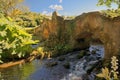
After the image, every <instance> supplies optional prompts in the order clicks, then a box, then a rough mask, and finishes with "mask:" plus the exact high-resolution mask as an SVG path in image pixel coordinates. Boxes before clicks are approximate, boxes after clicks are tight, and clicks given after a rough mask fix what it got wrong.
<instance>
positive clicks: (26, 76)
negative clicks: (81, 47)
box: [0, 45, 104, 80]
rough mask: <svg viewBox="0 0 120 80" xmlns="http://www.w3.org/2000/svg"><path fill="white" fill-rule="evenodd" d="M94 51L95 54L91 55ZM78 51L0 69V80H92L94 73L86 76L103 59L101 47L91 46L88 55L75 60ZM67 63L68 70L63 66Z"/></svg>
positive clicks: (102, 48)
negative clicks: (52, 64)
mask: <svg viewBox="0 0 120 80" xmlns="http://www.w3.org/2000/svg"><path fill="white" fill-rule="evenodd" d="M93 51H96V54H92V52H93ZM79 53H80V51H76V52H71V53H68V54H66V55H62V56H60V57H62V58H64V60H59V59H60V57H57V58H53V59H44V60H39V59H35V60H34V61H32V62H30V63H25V64H21V65H16V66H13V67H9V68H6V69H0V80H94V76H95V75H94V73H92V75H91V74H90V75H88V77H87V78H86V79H85V78H84V76H86V74H87V70H89V69H90V68H91V67H92V65H94V64H96V63H97V62H98V61H99V60H100V59H101V58H103V57H104V47H103V45H91V47H90V48H89V51H88V53H89V55H86V56H84V57H82V58H81V59H77V58H76V56H77V55H78V54H79ZM49 63H55V65H54V66H52V67H51V66H48V65H49ZM67 63H69V68H65V66H64V65H65V64H67ZM83 78H84V79H83Z"/></svg>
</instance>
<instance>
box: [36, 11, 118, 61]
mask: <svg viewBox="0 0 120 80" xmlns="http://www.w3.org/2000/svg"><path fill="white" fill-rule="evenodd" d="M37 30H38V31H37ZM40 30H41V31H40ZM58 32H59V34H60V36H62V38H64V37H66V36H65V35H68V36H69V37H67V38H65V39H68V40H69V43H71V45H72V46H73V48H80V49H84V48H87V47H89V45H90V42H91V41H92V40H93V39H98V40H100V41H101V42H102V43H103V44H104V47H105V58H106V59H110V58H111V56H113V55H118V53H119V50H120V42H119V41H120V19H119V18H115V19H110V18H107V17H105V16H103V15H101V13H99V12H90V13H84V14H82V15H80V16H77V17H76V18H75V19H73V20H64V19H63V18H62V17H60V16H57V14H56V12H54V13H53V15H52V20H46V21H45V22H43V24H42V26H41V27H40V29H36V31H35V33H37V34H39V35H40V36H42V37H43V38H44V39H48V38H49V36H50V35H58Z"/></svg>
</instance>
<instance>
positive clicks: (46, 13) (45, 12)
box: [42, 10, 52, 16]
mask: <svg viewBox="0 0 120 80" xmlns="http://www.w3.org/2000/svg"><path fill="white" fill-rule="evenodd" d="M42 14H43V15H47V16H51V15H52V12H48V11H46V10H45V11H43V12H42Z"/></svg>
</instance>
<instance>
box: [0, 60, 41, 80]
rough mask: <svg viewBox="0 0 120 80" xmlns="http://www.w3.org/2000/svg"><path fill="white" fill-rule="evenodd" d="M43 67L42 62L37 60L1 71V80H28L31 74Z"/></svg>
mask: <svg viewBox="0 0 120 80" xmlns="http://www.w3.org/2000/svg"><path fill="white" fill-rule="evenodd" d="M41 65H42V63H41V62H40V60H35V61H33V62H31V63H26V64H24V65H17V66H14V67H10V68H7V69H0V80H27V78H28V77H29V76H30V74H32V73H33V72H35V71H36V70H37V69H38V68H40V67H41Z"/></svg>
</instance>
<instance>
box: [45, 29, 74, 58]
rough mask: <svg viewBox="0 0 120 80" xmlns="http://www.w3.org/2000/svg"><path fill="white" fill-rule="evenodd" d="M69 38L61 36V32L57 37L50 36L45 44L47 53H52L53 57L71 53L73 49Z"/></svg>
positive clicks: (64, 35)
mask: <svg viewBox="0 0 120 80" xmlns="http://www.w3.org/2000/svg"><path fill="white" fill-rule="evenodd" d="M67 36H68V35H66V34H61V33H60V32H59V31H58V34H57V35H55V34H53V35H50V36H49V38H48V39H47V40H46V41H45V43H44V47H45V51H48V52H49V51H51V53H52V54H51V55H52V56H59V55H61V54H65V53H66V52H69V51H71V49H72V47H71V45H70V43H69V39H68V37H67Z"/></svg>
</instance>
